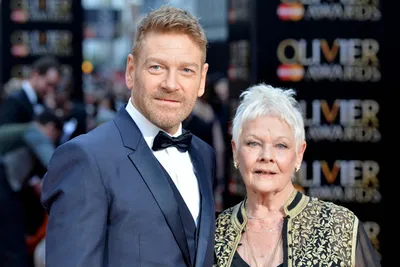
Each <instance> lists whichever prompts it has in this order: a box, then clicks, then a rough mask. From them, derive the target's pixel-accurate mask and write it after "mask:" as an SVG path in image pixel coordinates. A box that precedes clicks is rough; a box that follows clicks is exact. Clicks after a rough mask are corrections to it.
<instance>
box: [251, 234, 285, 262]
mask: <svg viewBox="0 0 400 267" xmlns="http://www.w3.org/2000/svg"><path fill="white" fill-rule="evenodd" d="M246 229H247V230H248V228H247V227H246ZM245 235H246V243H247V246H246V254H247V258H248V259H249V256H248V255H249V254H250V256H251V259H252V260H253V261H254V263H255V265H256V267H258V262H257V259H256V256H255V254H254V252H253V249H252V247H251V245H250V241H249V234H248V232H247V231H246V233H245ZM281 243H282V235H281V234H278V240H277V241H276V244H275V247H274V250H273V251H272V253H271V256H270V257H269V260H268V264H267V265H266V267H272V266H271V265H272V262H273V259H274V258H275V254H276V252H277V251H278V247H279V246H280V244H281Z"/></svg>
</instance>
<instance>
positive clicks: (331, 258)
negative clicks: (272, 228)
mask: <svg viewBox="0 0 400 267" xmlns="http://www.w3.org/2000/svg"><path fill="white" fill-rule="evenodd" d="M303 198H307V199H309V200H310V201H307V202H308V204H306V206H305V207H304V206H302V207H300V205H299V206H296V207H294V208H293V209H292V210H291V211H292V212H289V213H290V214H291V215H292V214H293V215H294V216H292V217H291V218H289V220H288V225H287V237H288V238H287V240H290V241H291V242H292V243H291V244H288V245H289V246H288V247H286V248H284V249H288V253H287V255H288V257H289V259H286V261H287V263H288V264H289V266H295V267H297V266H321V267H322V266H324V267H325V266H330V267H339V266H340V267H354V264H355V263H354V255H353V254H354V253H355V245H356V235H357V227H358V220H357V217H356V216H355V215H354V213H353V212H351V211H350V210H348V209H347V208H345V207H342V206H338V205H335V204H334V203H332V202H326V201H321V200H318V199H316V198H309V197H307V196H303ZM239 205H240V204H239ZM299 208H300V209H301V210H298V209H299ZM296 210H297V211H296ZM237 211H238V209H236V210H235V207H232V208H229V209H227V210H225V211H224V212H222V213H221V214H220V215H219V216H218V218H217V220H216V232H215V258H214V264H213V266H214V267H216V266H219V267H230V265H231V262H232V258H233V255H234V253H235V251H236V249H237V245H238V242H239V240H240V237H241V233H240V231H241V230H240V227H241V226H239V225H236V223H234V222H233V221H235V222H237V217H236V216H237V214H236V213H237Z"/></svg>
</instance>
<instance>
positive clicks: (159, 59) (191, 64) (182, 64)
mask: <svg viewBox="0 0 400 267" xmlns="http://www.w3.org/2000/svg"><path fill="white" fill-rule="evenodd" d="M149 62H157V63H160V64H163V65H167V61H166V60H164V59H161V58H156V57H149V58H147V59H146V61H145V64H149ZM179 65H180V66H185V67H194V68H196V69H199V68H200V67H199V65H198V64H197V63H195V62H190V61H179Z"/></svg>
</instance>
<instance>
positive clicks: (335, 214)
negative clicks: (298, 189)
mask: <svg viewBox="0 0 400 267" xmlns="http://www.w3.org/2000/svg"><path fill="white" fill-rule="evenodd" d="M355 222H356V220H355V216H354V214H353V213H352V212H351V211H350V210H348V209H346V208H344V207H341V206H338V205H335V204H333V203H331V202H324V201H320V200H318V199H315V198H312V199H311V201H310V202H309V203H308V204H307V206H306V207H305V209H304V210H303V211H302V212H301V213H300V214H299V215H298V216H296V217H295V218H293V219H292V220H291V221H290V222H289V229H291V230H292V240H293V246H292V248H293V254H292V255H293V259H292V260H293V266H331V267H334V266H341V267H344V266H349V267H351V266H354V263H352V247H353V246H354V245H355V244H353V234H355V231H353V230H354V229H356V228H355Z"/></svg>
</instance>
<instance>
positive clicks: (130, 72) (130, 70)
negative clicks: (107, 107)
mask: <svg viewBox="0 0 400 267" xmlns="http://www.w3.org/2000/svg"><path fill="white" fill-rule="evenodd" d="M135 69H136V66H135V60H134V58H133V55H132V54H129V55H128V58H127V60H126V70H125V83H126V87H128V88H129V90H131V89H132V88H133V84H134V78H133V77H134V72H135Z"/></svg>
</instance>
